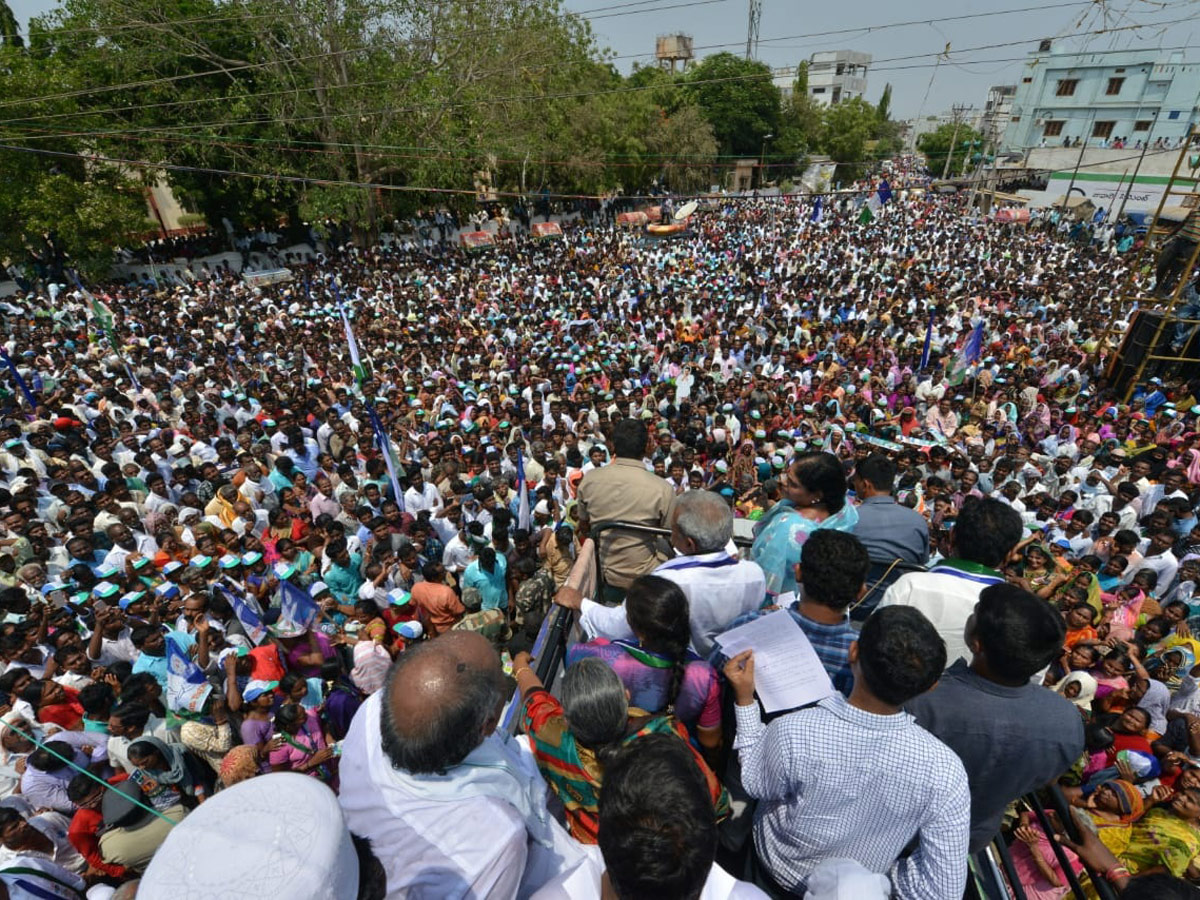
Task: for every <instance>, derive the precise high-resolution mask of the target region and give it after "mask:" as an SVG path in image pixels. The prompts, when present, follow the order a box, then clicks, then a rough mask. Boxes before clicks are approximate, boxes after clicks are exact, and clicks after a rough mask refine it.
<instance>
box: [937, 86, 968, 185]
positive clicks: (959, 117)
mask: <svg viewBox="0 0 1200 900" xmlns="http://www.w3.org/2000/svg"><path fill="white" fill-rule="evenodd" d="M971 108H972V107H970V106H966V105H964V104H961V103H956V104H955V105H954V106H953V107H952V109H951V111H952V112H953V114H954V131H953V132H952V133H951V135H950V152H949V153H947V154H946V165H944V166H942V181H945V180H946V176H947V175H949V174H950V160H952V159H953V158H954V148H955V147H956V146H958V127H959V126H960V125H962V123H963V114H964V113H965V112H966V111H967V110H969V109H971Z"/></svg>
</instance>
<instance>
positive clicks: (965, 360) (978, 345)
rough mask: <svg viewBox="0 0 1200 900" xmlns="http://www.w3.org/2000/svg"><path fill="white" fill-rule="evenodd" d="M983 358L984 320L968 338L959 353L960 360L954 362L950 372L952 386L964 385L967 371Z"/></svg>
mask: <svg viewBox="0 0 1200 900" xmlns="http://www.w3.org/2000/svg"><path fill="white" fill-rule="evenodd" d="M981 356H983V320H982V319H980V320H979V321H978V322H976V323H975V327H974V328H973V329H971V335H970V337H968V338H967V341H966V343H965V344H963V347H962V350H960V351H959V354H958V358H957V359H956V360H955V361H954V368H953V369H952V370H951V372H950V384H951V385H955V386H957V385H960V384H962V383H963V379H965V378H966V377H967V369H969V368H970V367H971V366H973V365H975V363H977V362H979V358H980V357H981Z"/></svg>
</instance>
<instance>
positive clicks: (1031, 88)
mask: <svg viewBox="0 0 1200 900" xmlns="http://www.w3.org/2000/svg"><path fill="white" fill-rule="evenodd" d="M1198 102H1200V64H1197V63H1189V62H1187V61H1186V60H1185V59H1184V55H1183V51H1181V50H1173V51H1161V50H1156V49H1154V48H1150V49H1146V50H1111V51H1100V52H1094V53H1070V52H1065V51H1062V52H1060V51H1056V50H1055V49H1054V47H1053V43H1052V42H1051V41H1042V43H1041V45H1040V46H1039V48H1038V50H1037V51H1035V52H1034V53H1031V54H1030V59H1029V62H1027V63H1026V64H1025V68H1024V70H1023V72H1022V77H1021V83H1020V84H1018V85H1017V92H1016V94H1015V96H1014V97H1013V102H1012V113H1011V116H1010V119H1009V123H1008V127H1007V128H1006V129H1005V131H1004V137H1003V141H1002V145H1003V149H1005V150H1009V151H1018V152H1019V151H1025V150H1029V149H1031V148H1034V147H1053V146H1058V147H1066V146H1074V147H1079V146H1089V147H1111V146H1112V145H1113V144H1114V143H1116V144H1118V145H1121V144H1123V145H1124V146H1125V147H1129V148H1137V147H1138V146H1140V145H1142V144H1146V143H1149V144H1151V145H1154V144H1155V143H1156V142H1163V141H1166V142H1169V143H1174V142H1177V141H1178V140H1179V139H1180V138H1182V137H1183V136H1184V135H1186V134H1187V133H1188V129H1189V128H1190V127H1191V125H1192V123H1193V122H1195V121H1197V118H1198V115H1197V104H1198Z"/></svg>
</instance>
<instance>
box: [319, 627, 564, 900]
mask: <svg viewBox="0 0 1200 900" xmlns="http://www.w3.org/2000/svg"><path fill="white" fill-rule="evenodd" d="M510 690H511V688H510V687H509V683H508V682H507V679H505V678H504V674H503V670H502V669H501V667H500V658H499V657H498V656H497V655H496V651H495V650H494V649H492V647H491V645H490V644H489V643H488V641H487V640H486V639H484V638H483V637H482V636H480V635H478V634H475V633H472V632H461V631H455V632H450V633H448V634H445V635H443V636H441V637H438V638H436V639H435V640H432V641H429V642H428V643H425V644H418V645H416V646H413V647H410V648H409V649H408V651H407V652H405V653H402V654H401V655H400V656H399V657H398V658H397V660H396V662H395V664H394V665H393V666H392V670H391V672H390V673H389V674H388V680H387V683H386V685H385V686H384V689H383V690H382V691H378V692H376V693H375V694H372V695H371V697H370V698H369V699H368V700H367V702H366V703H364V704H363V705H362V707H360V708H359V711H358V713H357V714H356V715H355V717H354V721H353V722H352V723H351V725H350V731H349V733H347V735H346V740H345V743H344V748H343V751H342V761H341V793H340V795H339V798H338V799H339V802H340V803H341V806H342V811H343V812H344V813H345V814H346V824H347V826H348V827H349V828H350V830H351V831H352V832H353V833H354V834H357V835H360V836H362V837H365V838H368V839H369V840H370V841H371V844H372V846H373V848H374V849H375V853H376V855H377V856H378V857H379V860H380V862H381V863H382V864H383V867H384V870H385V871H386V872H387V886H388V897H396V898H399V897H407V898H418V900H419V898H431V900H432V898H439V900H440V898H465V897H516V896H529V895H530V894H531V893H533V892H534V891H535V890H537V889H538V888H539V887H540V886H541V885H542V884H543V883H544V882H545V881H546V880H548V879H549V878H551V877H554V876H555V875H557V874H558V873H559V872H560V870H561V869H562V868H563V867H566V866H571V865H577V864H578V862H579V858H580V856H581V853H580V851H579V850H578V849H577V848H576V847H575V846H574V845H573V843H572V841H571V839H570V837H569V836H568V835H567V833H566V831H565V830H564V829H563V828H562V826H560V825H559V824H558V823H557V822H555V821H554V820H553V818H551V816H550V814H549V813H548V811H547V809H546V785H545V782H543V781H542V778H541V775H539V774H538V771H537V764H536V762H535V761H534V759H533V755H532V754H531V753H530V752H529V750H528V749H527V748H526V747H525V746H524V745H523V744H521V743H519V742H517V741H510V740H508V738H507V737H506V736H505V735H502V734H498V733H496V730H495V729H496V724H497V722H498V721H499V719H500V712H501V709H502V706H503V703H504V700H505V698H506V697H507V696H508V693H509V691H510Z"/></svg>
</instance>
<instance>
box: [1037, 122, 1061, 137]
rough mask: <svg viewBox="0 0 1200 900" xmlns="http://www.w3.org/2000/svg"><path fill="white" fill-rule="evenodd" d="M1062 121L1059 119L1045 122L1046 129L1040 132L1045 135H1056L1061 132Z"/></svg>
mask: <svg viewBox="0 0 1200 900" xmlns="http://www.w3.org/2000/svg"><path fill="white" fill-rule="evenodd" d="M1062 130H1063V123H1062V121H1061V120H1056V121H1053V122H1047V123H1046V130H1045V131H1043V132H1042V134H1043V135H1045V136H1046V137H1058V136H1059V135H1060V134H1062Z"/></svg>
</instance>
